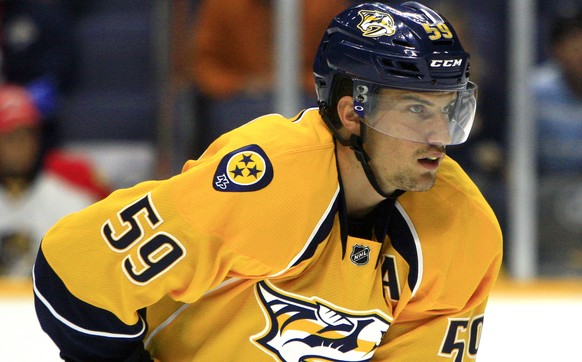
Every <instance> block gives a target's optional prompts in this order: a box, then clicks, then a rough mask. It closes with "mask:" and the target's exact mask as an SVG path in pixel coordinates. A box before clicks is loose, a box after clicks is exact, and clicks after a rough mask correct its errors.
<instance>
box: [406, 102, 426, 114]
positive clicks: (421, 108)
mask: <svg viewBox="0 0 582 362" xmlns="http://www.w3.org/2000/svg"><path fill="white" fill-rule="evenodd" d="M408 110H409V111H410V112H412V113H422V112H423V111H424V106H423V105H422V104H413V105H411V106H410V107H408Z"/></svg>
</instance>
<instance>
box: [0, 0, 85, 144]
mask: <svg viewBox="0 0 582 362" xmlns="http://www.w3.org/2000/svg"><path fill="white" fill-rule="evenodd" d="M72 9H73V6H72V5H71V3H70V2H69V1H68V0H0V26H1V27H0V29H1V32H0V34H1V36H0V45H1V51H2V54H1V55H2V78H3V79H4V81H6V82H9V83H13V84H19V85H22V86H25V87H26V88H27V89H28V91H29V92H30V94H31V96H32V99H33V101H34V103H35V105H36V107H37V108H38V110H39V111H40V113H41V116H42V120H43V122H44V123H46V124H45V125H44V132H43V137H45V138H46V139H45V142H46V143H47V144H49V145H54V144H57V143H58V141H59V140H58V129H57V124H58V120H57V114H58V113H57V111H58V108H59V101H60V98H61V96H62V95H63V94H64V93H66V91H67V90H68V89H69V88H70V87H71V85H72V83H73V81H74V78H75V76H76V73H75V72H74V69H75V57H76V55H75V54H76V52H75V46H74V44H75V43H74V41H73V39H74V36H73V35H74V34H73V33H72V29H73V26H72V23H73V13H72Z"/></svg>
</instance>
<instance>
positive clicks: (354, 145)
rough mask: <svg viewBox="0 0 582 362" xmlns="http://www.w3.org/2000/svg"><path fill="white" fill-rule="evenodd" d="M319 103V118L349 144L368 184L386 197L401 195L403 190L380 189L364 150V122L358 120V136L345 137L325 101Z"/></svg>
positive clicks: (340, 141)
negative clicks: (337, 127)
mask: <svg viewBox="0 0 582 362" xmlns="http://www.w3.org/2000/svg"><path fill="white" fill-rule="evenodd" d="M318 104H319V114H320V115H321V118H323V120H324V122H325V123H326V124H327V126H328V128H329V129H330V130H331V131H332V133H333V135H334V137H335V138H336V139H337V140H338V141H339V143H340V144H342V145H343V146H349V147H350V148H351V149H352V150H353V151H354V153H355V154H356V158H357V159H358V161H360V163H361V164H362V168H363V169H364V173H365V174H366V178H367V179H368V182H370V185H372V187H373V188H374V190H376V192H377V193H378V194H379V195H380V196H382V197H385V198H387V199H395V198H397V197H398V196H400V195H402V194H403V193H404V192H405V191H404V190H396V191H394V192H393V193H391V194H387V193H385V192H384V191H382V188H381V187H380V185H378V182H377V181H376V176H374V172H373V171H372V168H371V167H370V164H369V162H370V156H368V154H367V153H366V151H365V150H364V141H365V140H366V124H365V123H364V122H360V136H357V135H355V134H352V135H351V136H350V139H349V140H348V139H345V138H343V137H342V135H341V134H340V133H339V132H338V131H337V129H336V128H335V126H334V125H333V123H332V122H331V120H330V119H329V117H328V115H327V112H328V106H327V104H326V103H325V102H318Z"/></svg>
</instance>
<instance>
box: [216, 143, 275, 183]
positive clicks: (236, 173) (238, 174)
mask: <svg viewBox="0 0 582 362" xmlns="http://www.w3.org/2000/svg"><path fill="white" fill-rule="evenodd" d="M272 179H273V166H272V165H271V161H270V160H269V158H268V157H267V155H266V154H265V151H263V149H262V148H261V147H259V146H258V145H255V144H252V145H248V146H244V147H241V148H239V149H237V150H234V151H232V152H230V153H228V154H227V155H226V156H224V157H223V158H222V160H220V163H219V164H218V168H217V169H216V173H215V174H214V178H213V181H212V182H213V184H212V186H213V187H214V189H215V190H217V191H225V192H245V191H257V190H260V189H262V188H264V187H265V186H267V185H268V184H269V183H270V182H271V180H272Z"/></svg>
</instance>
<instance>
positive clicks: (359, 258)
mask: <svg viewBox="0 0 582 362" xmlns="http://www.w3.org/2000/svg"><path fill="white" fill-rule="evenodd" d="M350 260H351V261H352V263H354V264H356V265H357V266H362V265H366V264H368V262H369V261H370V248H369V247H367V246H364V245H359V244H356V245H354V247H353V248H352V254H351V255H350Z"/></svg>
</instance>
